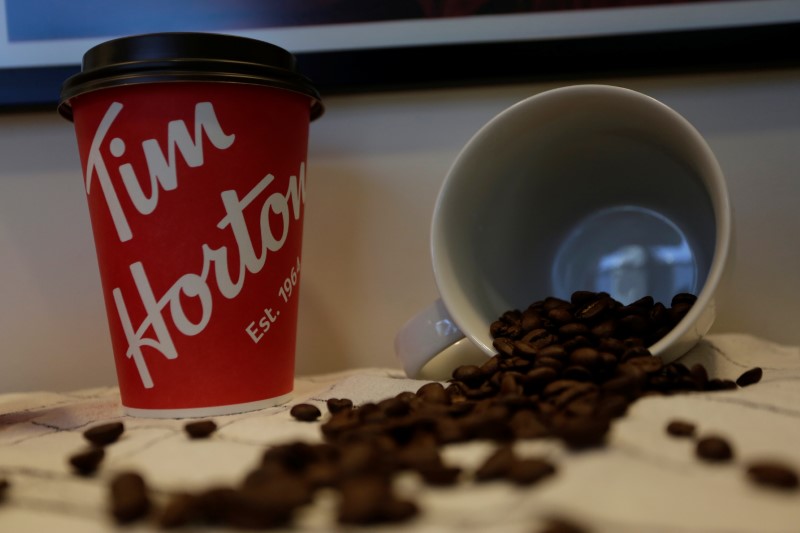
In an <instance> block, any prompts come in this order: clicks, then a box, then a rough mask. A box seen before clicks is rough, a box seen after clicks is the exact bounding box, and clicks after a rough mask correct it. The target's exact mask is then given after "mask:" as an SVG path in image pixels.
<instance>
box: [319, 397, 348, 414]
mask: <svg viewBox="0 0 800 533" xmlns="http://www.w3.org/2000/svg"><path fill="white" fill-rule="evenodd" d="M325 405H326V406H327V407H328V412H329V413H331V414H336V413H338V412H340V411H346V410H350V409H352V408H353V400H351V399H349V398H329V399H328V400H327V401H326V402H325Z"/></svg>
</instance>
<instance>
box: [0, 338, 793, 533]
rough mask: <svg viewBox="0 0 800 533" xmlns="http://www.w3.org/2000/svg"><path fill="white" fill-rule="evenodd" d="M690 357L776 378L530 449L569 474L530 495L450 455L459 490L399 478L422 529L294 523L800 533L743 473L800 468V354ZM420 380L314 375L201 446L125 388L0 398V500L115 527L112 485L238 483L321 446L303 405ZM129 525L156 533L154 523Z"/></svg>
mask: <svg viewBox="0 0 800 533" xmlns="http://www.w3.org/2000/svg"><path fill="white" fill-rule="evenodd" d="M681 361H682V362H684V363H685V364H687V365H691V364H694V363H698V362H699V363H702V364H703V365H704V366H705V367H706V368H707V369H708V371H709V374H710V375H712V376H714V377H719V378H724V379H736V377H738V376H739V375H741V373H742V372H743V371H745V370H747V369H750V368H753V367H755V366H759V367H761V368H763V370H764V376H763V378H762V380H761V381H760V382H759V383H757V384H754V385H751V386H748V387H745V388H741V389H738V390H730V391H718V392H709V393H691V394H681V395H675V396H664V397H660V396H651V397H646V398H642V399H640V400H638V401H637V402H636V403H635V404H634V405H633V406H632V407H631V409H630V410H629V412H628V413H627V414H626V415H625V416H624V417H623V418H621V419H618V420H617V421H615V422H614V425H613V426H612V429H611V431H610V433H609V438H608V443H607V445H606V446H604V447H602V448H597V449H592V450H587V451H581V452H575V451H570V450H568V449H566V448H565V447H564V446H563V445H562V444H561V443H560V442H557V441H554V440H549V439H538V440H531V441H517V442H516V443H515V445H514V446H515V451H516V452H517V453H518V454H519V455H521V456H528V455H530V456H537V457H546V458H547V459H548V460H549V461H551V462H552V463H553V464H555V465H556V467H557V473H556V475H555V476H552V477H551V478H549V479H547V480H545V481H543V482H541V483H539V484H536V485H535V486H532V487H516V486H513V485H511V484H509V483H506V482H499V481H498V482H491V483H475V482H474V481H472V480H471V479H469V473H470V472H472V471H474V469H475V468H476V467H477V466H478V465H479V464H480V463H481V462H482V461H483V460H484V459H485V458H486V457H487V456H488V454H490V453H491V452H492V451H493V450H494V449H495V447H496V445H495V444H493V443H491V442H486V441H476V442H468V443H463V444H454V445H448V446H447V447H445V449H444V450H443V457H444V460H445V462H446V463H448V464H452V465H457V466H460V467H462V468H463V473H464V479H462V480H461V481H460V482H459V483H458V484H457V486H455V487H448V488H436V487H430V486H426V485H425V484H424V483H422V482H421V481H420V480H419V479H418V478H416V477H414V476H413V475H411V474H409V475H407V476H406V475H404V476H401V477H400V478H398V479H397V480H396V489H397V492H398V493H399V494H401V495H405V496H408V497H409V498H411V499H413V500H414V501H416V502H417V504H418V506H419V507H420V510H421V512H420V514H419V515H418V516H417V517H416V518H414V519H412V520H411V521H409V522H406V523H404V524H400V525H398V524H393V525H390V526H383V527H380V526H376V527H374V528H359V527H354V528H343V527H342V526H337V524H336V520H335V516H336V512H335V506H336V501H335V497H334V496H333V495H329V496H330V497H328V496H326V495H322V496H320V497H318V498H316V499H315V500H314V502H312V503H311V504H309V505H307V506H305V507H303V508H302V509H301V510H300V511H299V512H298V513H297V514H296V516H295V519H294V520H293V526H292V528H291V531H320V532H321V531H332V530H338V529H339V528H342V530H346V531H368V530H372V529H374V530H378V531H413V532H418V531H420V532H421V531H431V532H433V531H436V532H448V531H453V532H456V531H458V532H468V531H497V532H500V531H502V532H511V533H513V532H528V533H532V532H534V531H538V530H539V528H540V527H541V526H542V524H543V523H544V521H545V520H546V519H547V518H548V517H552V516H562V517H567V518H569V519H570V520H572V521H573V522H575V523H578V524H581V525H583V526H584V527H585V528H586V529H587V530H588V531H592V532H605V531H609V532H611V531H613V532H616V533H619V532H623V533H624V532H643V531H645V532H646V531H653V532H675V533H682V532H686V533H690V532H729V533H736V532H748V533H751V532H761V533H769V532H781V533H783V532H787V533H788V532H800V490H794V491H782V490H777V489H770V488H764V487H760V486H756V485H754V484H752V483H750V482H748V480H747V478H746V475H745V465H746V464H747V463H748V462H750V461H753V460H757V459H774V460H780V461H782V462H784V463H786V464H788V465H791V466H793V467H794V468H795V469H800V348H797V347H790V346H780V345H776V344H774V343H770V342H767V341H764V340H762V339H757V338H754V337H751V336H748V335H740V334H724V335H713V336H710V337H708V338H707V339H706V340H704V341H702V342H701V344H700V345H698V346H697V347H696V348H695V349H694V350H692V351H691V352H690V353H688V354H687V355H685V356H684V357H683V358H682V359H681ZM422 384H424V382H420V381H415V380H410V379H406V378H405V377H404V376H403V375H402V374H401V373H400V372H399V371H397V370H392V369H358V370H353V371H349V372H345V373H339V374H328V375H320V376H309V377H301V378H298V379H297V381H296V388H295V393H294V399H293V400H292V401H291V402H290V403H288V404H286V405H283V406H278V407H273V408H268V409H263V410H260V411H256V412H251V413H244V414H238V415H229V416H220V417H216V418H215V419H214V420H215V421H216V423H217V425H218V426H219V429H218V430H217V431H216V432H215V433H214V434H213V435H212V436H211V437H210V438H208V439H203V440H190V439H189V438H188V437H187V435H186V433H185V431H184V430H183V427H184V425H185V423H186V421H185V420H154V419H143V418H131V417H127V416H125V415H123V413H122V410H121V408H120V405H119V396H118V391H117V389H116V388H99V389H91V390H81V391H76V392H71V393H54V392H31V393H16V394H5V395H1V396H0V478H5V479H6V480H7V481H8V483H9V486H8V488H7V490H6V493H5V498H4V501H2V502H0V531H9V532H11V531H13V532H26V531H36V532H40V531H59V532H62V533H71V532H76V533H77V532H80V533H91V532H95V531H110V530H112V531H113V530H115V528H116V527H117V526H115V524H114V522H113V520H112V519H111V517H110V515H109V512H108V503H107V502H108V482H109V480H110V479H111V478H112V477H113V476H114V475H115V474H117V473H119V472H122V471H128V470H134V471H137V472H140V473H141V474H142V475H143V476H144V478H145V479H146V480H147V484H148V487H149V488H151V490H153V491H154V492H155V493H156V494H162V495H165V494H170V493H172V492H177V491H185V490H201V489H202V488H204V487H210V486H219V485H230V486H233V485H237V484H239V483H240V482H241V480H242V479H243V477H244V476H245V475H246V473H247V472H248V471H250V470H251V469H252V468H253V467H254V466H255V465H256V464H257V463H258V461H259V460H260V457H261V455H262V454H263V452H264V450H265V449H266V448H267V447H269V446H270V445H274V444H281V443H286V442H290V441H295V440H303V441H307V442H320V441H321V440H322V438H321V433H320V428H319V423H318V422H313V423H305V422H299V421H297V420H295V419H293V418H292V417H291V416H290V415H289V409H290V408H291V406H292V405H293V404H295V403H299V402H309V403H314V404H317V405H318V406H319V407H321V408H322V411H323V412H325V409H324V407H325V400H326V399H328V398H342V397H346V398H351V399H352V400H353V401H354V403H356V404H359V403H364V402H368V401H378V400H381V399H384V398H388V397H390V396H394V395H395V394H397V393H399V392H401V391H416V390H417V389H418V388H419V387H420V386H421V385H422ZM676 418H681V419H685V420H689V421H692V422H694V423H695V424H696V425H697V428H698V434H699V435H700V436H702V435H704V434H712V433H714V434H719V435H722V436H724V437H726V438H727V439H729V441H730V442H731V443H732V444H733V447H734V453H735V457H734V460H733V461H731V462H729V463H726V464H709V463H705V462H702V461H699V460H698V459H697V457H696V456H695V453H694V448H693V446H694V444H693V442H692V441H691V439H677V438H671V437H669V436H668V435H667V434H666V432H665V426H666V424H667V423H668V422H669V421H670V420H673V419H676ZM323 420H324V419H323ZM107 421H123V422H124V424H125V428H126V430H125V433H124V434H123V436H122V437H121V439H120V440H119V441H118V442H116V443H114V444H113V445H110V446H108V447H107V451H106V457H105V459H104V461H103V463H102V464H101V467H100V469H99V470H98V472H97V473H96V474H95V475H94V476H91V477H82V476H78V475H76V474H75V473H73V471H72V470H71V467H70V465H69V464H68V458H69V456H71V455H72V454H74V453H75V452H77V451H80V450H82V449H85V448H86V445H87V443H86V441H85V439H84V437H83V436H82V433H83V431H84V430H85V429H86V428H88V427H91V426H93V425H96V424H98V423H101V422H107ZM120 529H121V530H124V531H128V532H140V531H157V530H158V528H157V527H156V526H155V525H154V523H153V521H152V520H149V521H148V520H143V521H140V522H137V523H136V524H133V525H129V526H125V527H124V528H120ZM201 529H202V531H222V530H223V529H222V528H211V527H208V528H201ZM191 530H192V531H197V529H196V528H195V529H191Z"/></svg>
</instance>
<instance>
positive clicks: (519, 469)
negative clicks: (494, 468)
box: [507, 458, 556, 485]
mask: <svg viewBox="0 0 800 533" xmlns="http://www.w3.org/2000/svg"><path fill="white" fill-rule="evenodd" d="M555 473H556V467H555V466H554V465H553V464H552V463H550V462H549V461H546V460H544V459H538V458H528V459H517V460H516V461H514V464H513V465H512V466H511V469H510V470H509V472H508V474H507V477H508V479H509V480H510V481H512V482H513V483H516V484H517V485H533V484H534V483H538V482H539V481H541V480H543V479H545V478H547V477H550V476H552V475H553V474H555Z"/></svg>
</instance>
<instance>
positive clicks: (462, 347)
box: [394, 299, 489, 381]
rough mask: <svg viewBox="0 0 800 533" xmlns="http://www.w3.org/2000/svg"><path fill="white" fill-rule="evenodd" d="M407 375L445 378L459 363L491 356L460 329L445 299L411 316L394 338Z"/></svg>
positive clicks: (475, 361)
mask: <svg viewBox="0 0 800 533" xmlns="http://www.w3.org/2000/svg"><path fill="white" fill-rule="evenodd" d="M394 351H395V354H396V355H397V358H398V359H400V362H401V363H402V365H403V370H405V372H406V375H407V376H408V377H410V378H414V379H426V380H433V381H444V380H447V379H449V378H450V377H451V374H452V372H453V370H454V369H455V368H456V367H457V366H459V365H466V364H476V365H480V364H483V363H484V362H486V360H487V359H488V357H489V356H488V355H487V354H486V353H485V352H484V351H483V350H481V349H480V348H479V347H478V346H476V345H475V344H474V343H473V342H472V341H471V340H470V339H469V338H468V337H465V336H464V333H462V332H461V330H460V329H458V326H456V324H455V322H454V321H453V319H452V317H451V316H450V313H449V312H448V311H447V308H446V307H445V306H444V302H442V300H441V299H439V300H436V301H435V302H434V303H433V304H432V305H430V306H429V307H428V308H426V309H423V310H422V311H420V312H419V313H417V314H416V315H415V316H414V317H412V318H411V320H409V321H408V322H406V324H405V325H404V326H403V327H402V328H401V329H400V331H399V332H398V333H397V335H396V336H395V339H394Z"/></svg>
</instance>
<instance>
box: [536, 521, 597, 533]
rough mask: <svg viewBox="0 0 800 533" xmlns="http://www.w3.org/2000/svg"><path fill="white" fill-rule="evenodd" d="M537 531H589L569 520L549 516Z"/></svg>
mask: <svg viewBox="0 0 800 533" xmlns="http://www.w3.org/2000/svg"><path fill="white" fill-rule="evenodd" d="M537 533H589V530H588V529H585V528H584V527H582V526H579V525H578V524H576V523H575V522H572V521H571V520H566V519H563V518H551V519H549V520H548V521H547V523H546V524H545V526H544V527H543V528H542V529H541V530H539V531H538V532H537Z"/></svg>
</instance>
